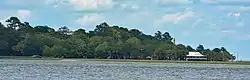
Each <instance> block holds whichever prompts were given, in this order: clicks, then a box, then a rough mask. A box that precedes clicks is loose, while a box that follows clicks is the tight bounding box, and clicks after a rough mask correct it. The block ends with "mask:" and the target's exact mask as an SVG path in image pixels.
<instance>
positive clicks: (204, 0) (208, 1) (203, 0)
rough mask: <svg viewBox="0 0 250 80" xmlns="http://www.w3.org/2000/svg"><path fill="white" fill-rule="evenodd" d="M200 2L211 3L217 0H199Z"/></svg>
mask: <svg viewBox="0 0 250 80" xmlns="http://www.w3.org/2000/svg"><path fill="white" fill-rule="evenodd" d="M200 2H201V3H208V4H213V3H217V1H215V0H200Z"/></svg>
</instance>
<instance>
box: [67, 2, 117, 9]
mask: <svg viewBox="0 0 250 80" xmlns="http://www.w3.org/2000/svg"><path fill="white" fill-rule="evenodd" d="M70 3H71V4H72V5H73V6H74V7H75V8H76V9H77V10H99V9H108V8H112V7H113V5H114V2H113V0H70Z"/></svg>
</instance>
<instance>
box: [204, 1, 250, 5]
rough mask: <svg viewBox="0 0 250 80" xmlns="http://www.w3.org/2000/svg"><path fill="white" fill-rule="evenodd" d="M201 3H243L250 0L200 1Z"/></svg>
mask: <svg viewBox="0 0 250 80" xmlns="http://www.w3.org/2000/svg"><path fill="white" fill-rule="evenodd" d="M200 2H201V3H207V4H215V3H245V2H250V0H200Z"/></svg>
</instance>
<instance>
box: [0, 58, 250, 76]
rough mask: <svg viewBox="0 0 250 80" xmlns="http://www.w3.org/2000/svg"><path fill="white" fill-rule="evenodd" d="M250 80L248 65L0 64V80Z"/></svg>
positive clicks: (44, 61)
mask: <svg viewBox="0 0 250 80" xmlns="http://www.w3.org/2000/svg"><path fill="white" fill-rule="evenodd" d="M218 79H219V80H250V66H249V65H220V64H177V63H128V62H90V61H77V60H76V61H67V60H64V61H59V60H0V80H218Z"/></svg>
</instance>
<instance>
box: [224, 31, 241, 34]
mask: <svg viewBox="0 0 250 80" xmlns="http://www.w3.org/2000/svg"><path fill="white" fill-rule="evenodd" d="M221 32H222V33H226V34H234V33H237V31H235V30H222V31H221Z"/></svg>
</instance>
